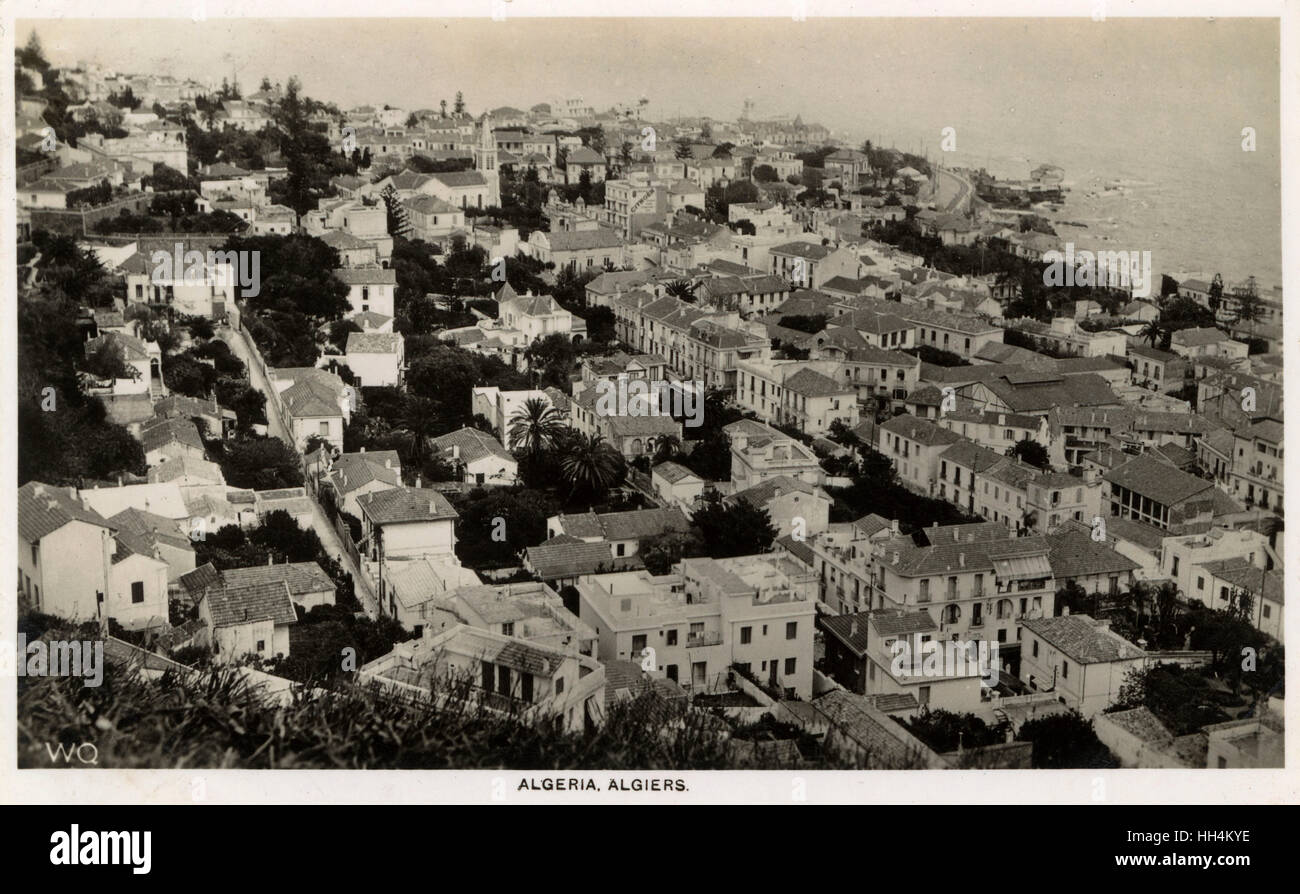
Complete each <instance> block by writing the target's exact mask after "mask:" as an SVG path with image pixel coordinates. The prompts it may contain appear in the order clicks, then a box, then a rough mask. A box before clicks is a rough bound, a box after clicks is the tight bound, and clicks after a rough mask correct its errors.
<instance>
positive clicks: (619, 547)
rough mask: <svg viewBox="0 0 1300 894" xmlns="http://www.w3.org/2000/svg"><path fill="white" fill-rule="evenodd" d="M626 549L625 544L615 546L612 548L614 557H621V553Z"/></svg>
mask: <svg viewBox="0 0 1300 894" xmlns="http://www.w3.org/2000/svg"><path fill="white" fill-rule="evenodd" d="M626 549H627V544H625V543H620V544H618V545H616V546H615V547H614V553H615V555H619V556H621V555H623V552H624V550H626Z"/></svg>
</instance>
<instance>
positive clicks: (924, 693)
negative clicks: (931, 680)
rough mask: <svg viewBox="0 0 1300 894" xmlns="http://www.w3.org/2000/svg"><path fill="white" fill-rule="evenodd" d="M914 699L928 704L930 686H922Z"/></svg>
mask: <svg viewBox="0 0 1300 894" xmlns="http://www.w3.org/2000/svg"><path fill="white" fill-rule="evenodd" d="M916 700H917V701H918V702H920V703H921V704H923V705H928V704H930V687H929V686H922V687H921V688H920V689H919V690H918V691H917V693H916Z"/></svg>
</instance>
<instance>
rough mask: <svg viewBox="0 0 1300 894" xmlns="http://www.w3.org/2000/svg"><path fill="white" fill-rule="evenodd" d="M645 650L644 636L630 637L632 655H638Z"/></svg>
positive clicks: (642, 634) (639, 634) (641, 634)
mask: <svg viewBox="0 0 1300 894" xmlns="http://www.w3.org/2000/svg"><path fill="white" fill-rule="evenodd" d="M644 648H645V634H644V633H638V634H636V635H634V636H633V637H632V654H634V655H640V654H641V650H642V649H644Z"/></svg>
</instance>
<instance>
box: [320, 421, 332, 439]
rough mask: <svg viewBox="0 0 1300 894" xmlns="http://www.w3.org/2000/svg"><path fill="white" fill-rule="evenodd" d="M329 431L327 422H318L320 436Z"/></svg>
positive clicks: (325, 434)
mask: <svg viewBox="0 0 1300 894" xmlns="http://www.w3.org/2000/svg"><path fill="white" fill-rule="evenodd" d="M329 433H330V424H329V423H328V422H322V423H321V424H320V435H321V437H325V436H327V435H328V434H329Z"/></svg>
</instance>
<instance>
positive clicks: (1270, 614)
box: [1264, 602, 1273, 618]
mask: <svg viewBox="0 0 1300 894" xmlns="http://www.w3.org/2000/svg"><path fill="white" fill-rule="evenodd" d="M1264 617H1266V618H1271V617H1273V612H1272V610H1271V609H1270V607H1269V604H1268V603H1267V602H1265V603H1264Z"/></svg>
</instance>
